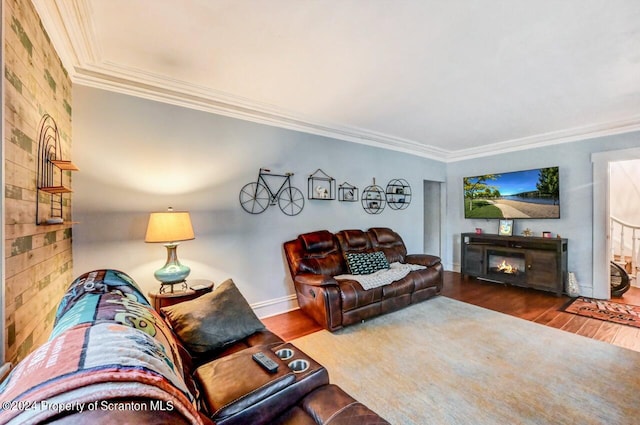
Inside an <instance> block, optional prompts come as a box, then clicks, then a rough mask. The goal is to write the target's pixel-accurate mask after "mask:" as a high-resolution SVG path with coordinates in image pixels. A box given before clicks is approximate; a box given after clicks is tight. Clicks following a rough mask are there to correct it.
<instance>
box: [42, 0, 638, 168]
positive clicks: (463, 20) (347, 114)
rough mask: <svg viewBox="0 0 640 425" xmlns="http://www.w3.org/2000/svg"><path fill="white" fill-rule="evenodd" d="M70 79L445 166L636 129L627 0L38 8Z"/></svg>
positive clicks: (198, 1) (132, 2) (127, 2)
mask: <svg viewBox="0 0 640 425" xmlns="http://www.w3.org/2000/svg"><path fill="white" fill-rule="evenodd" d="M33 2H34V4H35V6H36V8H37V10H38V12H39V14H40V15H41V18H42V20H43V25H44V26H45V28H46V29H47V31H48V32H49V35H50V37H51V39H52V41H53V43H54V45H55V46H56V49H57V50H58V52H59V54H60V56H61V59H62V61H63V63H64V64H65V66H66V67H67V68H68V70H69V73H70V75H71V78H72V81H73V82H74V83H75V84H83V85H88V86H92V87H98V88H103V89H107V90H112V91H117V92H122V93H128V94H132V95H136V96H142V97H146V98H151V99H155V100H160V101H164V102H169V103H173V104H177V105H182V106H186V107H191V108H196V109H200V110H205V111H210V112H214V113H219V114H223V115H228V116H233V117H238V118H242V119H247V120H251V121H256V122H262V123H267V124H270V125H276V126H280V127H285V128H291V129H296V130H301V131H306V132H310V133H314V134H321V135H327V136H330V137H335V138H339V139H343V140H348V141H353V142H358V143H365V144H370V145H374V146H384V147H387V148H390V149H395V150H399V151H405V152H411V153H414V154H417V155H422V156H425V157H430V158H435V159H440V160H445V161H452V160H457V159H462V158H468V157H473V156H481V155H484V154H491V153H495V152H496V151H511V150H517V149H521V148H523V147H530V146H541V145H548V144H554V143H561V142H566V141H573V140H581V139H586V138H590V137H594V136H601V135H606V134H619V133H623V132H628V131H633V130H638V129H640V1H638V0H602V1H595V0H484V1H476V0H33Z"/></svg>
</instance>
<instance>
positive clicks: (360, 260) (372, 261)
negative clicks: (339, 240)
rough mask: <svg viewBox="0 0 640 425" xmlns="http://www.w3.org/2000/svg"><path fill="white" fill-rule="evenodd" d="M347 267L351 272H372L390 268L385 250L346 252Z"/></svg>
mask: <svg viewBox="0 0 640 425" xmlns="http://www.w3.org/2000/svg"><path fill="white" fill-rule="evenodd" d="M345 259H346V260H347V267H348V268H349V273H350V274H371V273H374V272H377V271H378V270H382V269H388V268H389V262H388V261H387V257H385V255H384V252H382V251H376V252H366V253H355V252H349V253H346V254H345Z"/></svg>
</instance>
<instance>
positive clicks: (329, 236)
mask: <svg viewBox="0 0 640 425" xmlns="http://www.w3.org/2000/svg"><path fill="white" fill-rule="evenodd" d="M284 249H285V254H286V256H287V261H288V262H289V269H290V271H291V274H292V276H295V275H297V274H299V273H313V274H326V275H330V276H337V275H339V274H342V273H344V272H345V271H346V265H345V262H344V259H343V258H342V253H341V251H340V246H339V245H338V242H337V240H336V237H335V236H334V235H333V233H331V232H329V231H327V230H320V231H317V232H311V233H305V234H302V235H299V236H298V238H297V239H295V240H293V241H289V242H285V244H284Z"/></svg>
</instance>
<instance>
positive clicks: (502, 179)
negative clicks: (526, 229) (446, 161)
mask: <svg viewBox="0 0 640 425" xmlns="http://www.w3.org/2000/svg"><path fill="white" fill-rule="evenodd" d="M463 184H464V217H465V218H560V175H559V169H558V167H549V168H538V169H535V170H523V171H515V172H509V173H500V174H485V175H482V176H474V177H465V178H464V179H463Z"/></svg>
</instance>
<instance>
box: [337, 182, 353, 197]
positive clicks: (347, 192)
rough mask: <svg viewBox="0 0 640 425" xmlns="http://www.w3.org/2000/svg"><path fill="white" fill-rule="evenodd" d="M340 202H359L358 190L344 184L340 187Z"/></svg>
mask: <svg viewBox="0 0 640 425" xmlns="http://www.w3.org/2000/svg"><path fill="white" fill-rule="evenodd" d="M338 201H342V202H357V201H358V188H357V187H355V186H353V185H351V184H349V183H347V182H344V183H342V184H341V185H340V186H339V187H338Z"/></svg>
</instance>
